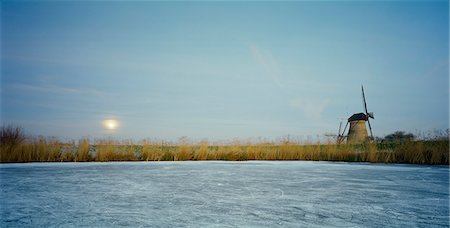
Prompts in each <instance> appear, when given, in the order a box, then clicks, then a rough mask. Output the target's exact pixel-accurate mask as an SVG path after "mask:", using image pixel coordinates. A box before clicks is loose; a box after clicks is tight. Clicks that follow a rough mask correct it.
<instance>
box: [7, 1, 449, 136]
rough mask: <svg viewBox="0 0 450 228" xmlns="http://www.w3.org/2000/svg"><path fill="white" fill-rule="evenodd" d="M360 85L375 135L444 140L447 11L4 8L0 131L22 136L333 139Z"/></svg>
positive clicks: (117, 4)
mask: <svg viewBox="0 0 450 228" xmlns="http://www.w3.org/2000/svg"><path fill="white" fill-rule="evenodd" d="M361 85H364V90H365V95H366V100H367V106H368V109H369V111H371V112H374V114H375V119H373V120H371V125H372V128H373V133H374V136H379V137H382V136H384V135H386V134H389V133H392V132H394V131H397V130H402V131H406V132H412V133H417V132H427V131H432V130H436V129H438V130H441V129H447V128H448V124H449V3H448V1H318V2H317V1H314V2H313V1H288V2H257V1H255V2H254V1H250V2H239V1H231V2H189V1H188V2H172V1H168V2H150V1H133V2H128V1H124V2H122V1H114V2H112V1H110V2H108V1H106V2H102V1H90V2H89V1H82V2H72V1H69V2H62V1H48V2H33V1H8V0H6V1H2V2H1V123H2V125H7V124H13V125H18V126H21V127H23V128H24V129H25V131H26V132H27V133H28V134H33V135H44V136H56V137H60V138H63V139H68V138H72V139H78V138H80V137H116V138H122V139H125V138H129V139H143V138H157V139H166V140H176V139H178V138H180V137H182V136H187V137H189V138H192V139H203V138H207V139H210V140H231V139H250V138H267V139H275V138H277V137H283V136H286V135H290V136H293V137H299V138H306V137H316V136H323V135H324V134H327V133H330V134H331V133H333V134H337V131H338V127H339V123H340V122H341V121H342V122H343V123H344V124H345V122H346V120H347V118H348V117H350V116H351V115H352V114H354V113H359V112H363V111H364V108H363V103H362V97H361ZM106 119H112V120H115V121H116V122H115V123H117V125H118V127H117V128H116V129H115V130H111V129H106V128H105V127H104V126H103V125H102V123H103V122H104V121H105V120H106Z"/></svg>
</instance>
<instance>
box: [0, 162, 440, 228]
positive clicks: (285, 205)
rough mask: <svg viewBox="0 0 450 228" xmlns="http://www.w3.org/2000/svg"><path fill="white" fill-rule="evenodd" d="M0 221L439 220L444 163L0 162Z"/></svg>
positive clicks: (288, 223)
mask: <svg viewBox="0 0 450 228" xmlns="http://www.w3.org/2000/svg"><path fill="white" fill-rule="evenodd" d="M0 175H1V176H0V178H1V179H0V180H1V195H0V200H1V202H0V206H1V207H0V210H1V214H0V215H1V216H0V217H1V221H0V227H118V226H131V227H211V226H215V227H448V226H449V189H448V188H449V169H448V167H433V166H414V165H384V164H361V163H328V162H305V161H285V162H281V161H273V162H271V161H249V162H219V161H206V162H134V163H132V162H122V163H29V164H0Z"/></svg>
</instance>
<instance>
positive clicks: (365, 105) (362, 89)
mask: <svg viewBox="0 0 450 228" xmlns="http://www.w3.org/2000/svg"><path fill="white" fill-rule="evenodd" d="M361 91H362V98H363V104H364V110H365V111H366V115H367V103H366V96H364V87H363V85H361Z"/></svg>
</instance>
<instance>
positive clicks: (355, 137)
mask: <svg viewBox="0 0 450 228" xmlns="http://www.w3.org/2000/svg"><path fill="white" fill-rule="evenodd" d="M361 91H362V99H363V105H364V111H365V113H363V112H360V113H356V114H353V115H352V116H350V118H348V119H347V124H346V125H345V128H344V131H342V133H341V126H342V123H341V124H340V125H339V132H338V137H337V142H338V143H342V142H344V140H345V139H347V143H363V142H366V141H368V140H372V139H373V134H372V126H371V125H370V121H369V118H372V119H374V116H373V112H368V111H367V103H366V96H365V95H364V87H363V86H362V85H361ZM366 122H367V123H368V125H369V130H370V137H369V136H368V134H367V128H366ZM349 124H350V127H349V129H348V134H347V136H344V133H345V130H346V129H347V126H348V125H349Z"/></svg>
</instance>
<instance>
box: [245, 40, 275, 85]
mask: <svg viewBox="0 0 450 228" xmlns="http://www.w3.org/2000/svg"><path fill="white" fill-rule="evenodd" d="M249 49H250V52H251V53H252V56H253V58H254V59H255V61H256V63H258V65H259V67H260V68H261V69H262V71H263V72H264V73H265V74H266V75H268V76H269V77H270V78H271V79H272V81H273V82H274V83H275V84H276V85H277V86H278V87H280V88H283V84H282V83H281V81H280V68H279V66H278V63H277V61H276V59H275V57H274V56H273V55H272V53H271V52H270V51H268V50H263V49H261V48H260V47H258V46H256V45H255V44H253V43H251V44H249Z"/></svg>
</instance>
